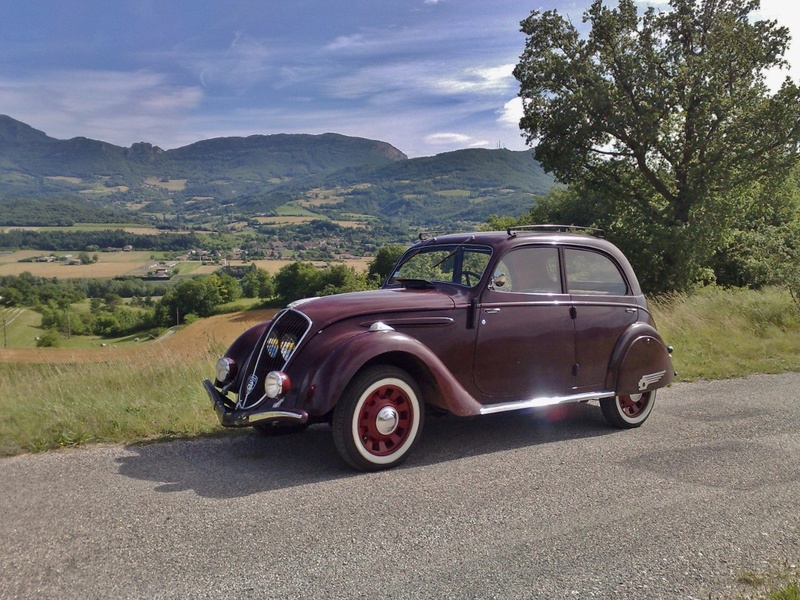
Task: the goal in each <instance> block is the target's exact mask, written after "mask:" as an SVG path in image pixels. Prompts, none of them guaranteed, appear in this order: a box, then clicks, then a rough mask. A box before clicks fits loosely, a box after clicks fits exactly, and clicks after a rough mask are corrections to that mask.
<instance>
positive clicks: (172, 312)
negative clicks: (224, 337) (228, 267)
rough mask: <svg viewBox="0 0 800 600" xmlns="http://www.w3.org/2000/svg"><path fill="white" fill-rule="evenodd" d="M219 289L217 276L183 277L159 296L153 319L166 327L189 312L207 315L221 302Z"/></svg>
mask: <svg viewBox="0 0 800 600" xmlns="http://www.w3.org/2000/svg"><path fill="white" fill-rule="evenodd" d="M221 290H222V285H221V284H220V282H219V280H218V278H217V280H214V279H212V278H211V277H204V278H196V279H185V280H183V281H181V282H180V283H179V284H178V285H176V286H175V287H174V288H172V289H170V290H168V291H167V293H166V294H164V296H163V297H162V298H161V300H160V301H159V303H158V304H157V305H156V308H155V321H156V323H158V324H160V325H163V326H167V327H168V326H171V325H180V324H181V323H182V322H183V319H184V318H185V317H186V315H188V314H189V313H193V314H195V315H198V316H200V317H209V316H211V315H213V314H214V312H215V310H216V308H217V306H219V305H220V304H222V303H223V296H222V291H221Z"/></svg>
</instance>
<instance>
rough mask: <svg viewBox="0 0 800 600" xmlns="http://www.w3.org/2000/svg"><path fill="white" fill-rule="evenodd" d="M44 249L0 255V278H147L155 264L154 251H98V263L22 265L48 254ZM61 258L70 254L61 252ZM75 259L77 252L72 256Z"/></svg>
mask: <svg viewBox="0 0 800 600" xmlns="http://www.w3.org/2000/svg"><path fill="white" fill-rule="evenodd" d="M47 254H48V253H47V252H44V251H42V250H18V251H17V252H12V253H10V254H0V275H19V274H20V273H22V272H24V271H27V272H28V273H30V274H31V275H35V276H37V277H55V278H57V279H88V278H96V277H97V278H99V277H119V276H122V275H139V276H140V275H144V274H145V273H147V269H148V267H149V266H150V265H152V264H153V263H154V262H155V261H154V260H153V259H152V258H151V257H152V252H97V253H90V254H91V255H92V256H93V255H94V254H97V259H98V260H97V262H96V263H93V264H89V265H67V264H65V263H63V262H19V261H20V260H23V259H26V258H35V257H37V256H44V255H47ZM57 254H58V255H61V256H63V255H65V254H67V253H64V252H58V253H57ZM69 254H71V255H72V256H73V257H77V256H78V252H73V253H69Z"/></svg>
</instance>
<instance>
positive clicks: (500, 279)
mask: <svg viewBox="0 0 800 600" xmlns="http://www.w3.org/2000/svg"><path fill="white" fill-rule="evenodd" d="M505 284H506V274H505V273H495V274H494V277H493V278H492V286H494V287H496V288H501V287H503V286H504V285H505Z"/></svg>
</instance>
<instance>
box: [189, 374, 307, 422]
mask: <svg viewBox="0 0 800 600" xmlns="http://www.w3.org/2000/svg"><path fill="white" fill-rule="evenodd" d="M203 386H204V387H205V388H206V393H207V394H208V397H209V398H210V399H211V404H213V405H214V412H216V413H217V418H218V419H219V422H220V424H221V425H222V426H224V427H249V426H250V425H253V424H254V423H260V422H262V421H282V422H284V423H287V424H288V423H295V424H297V425H302V424H303V423H305V422H306V421H308V413H307V412H306V411H304V410H293V409H291V408H262V409H258V408H254V409H250V410H237V409H236V408H235V407H233V406H232V405H231V404H232V403H231V401H230V400H226V398H225V397H223V395H222V394H220V393H219V390H218V389H217V388H216V387H214V384H213V383H211V381H209V380H208V379H206V380H205V381H203Z"/></svg>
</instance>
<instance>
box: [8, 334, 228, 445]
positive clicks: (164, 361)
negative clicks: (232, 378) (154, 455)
mask: <svg viewBox="0 0 800 600" xmlns="http://www.w3.org/2000/svg"><path fill="white" fill-rule="evenodd" d="M223 350H224V348H221V347H219V348H212V347H211V344H209V345H208V347H206V348H203V349H200V351H199V353H198V355H197V357H196V358H194V359H192V360H186V359H185V358H181V357H176V356H175V355H173V354H172V353H170V352H169V351H168V350H167V349H166V348H160V347H155V346H151V347H149V348H148V350H147V351H148V352H149V353H151V356H150V357H149V358H151V360H147V361H146V363H145V364H139V363H140V362H141V361H137V364H132V363H130V362H124V361H112V362H94V363H72V364H19V363H0V389H2V390H7V393H4V394H2V396H0V455H2V456H11V455H14V454H20V453H24V452H39V451H42V450H50V449H54V448H59V447H63V446H77V445H80V444H86V443H92V442H125V443H127V442H135V441H142V440H149V439H158V438H170V437H185V436H194V435H200V434H208V433H211V432H216V431H218V430H219V424H218V423H217V420H216V416H215V414H214V412H213V411H212V410H210V407H209V402H208V398H207V397H206V396H205V393H204V392H203V389H202V387H201V386H200V382H201V381H202V380H203V379H205V378H207V377H208V376H209V374H210V373H212V372H213V365H214V362H215V361H216V359H217V357H218V356H219V355H220V354H221V352H222V351H223Z"/></svg>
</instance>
